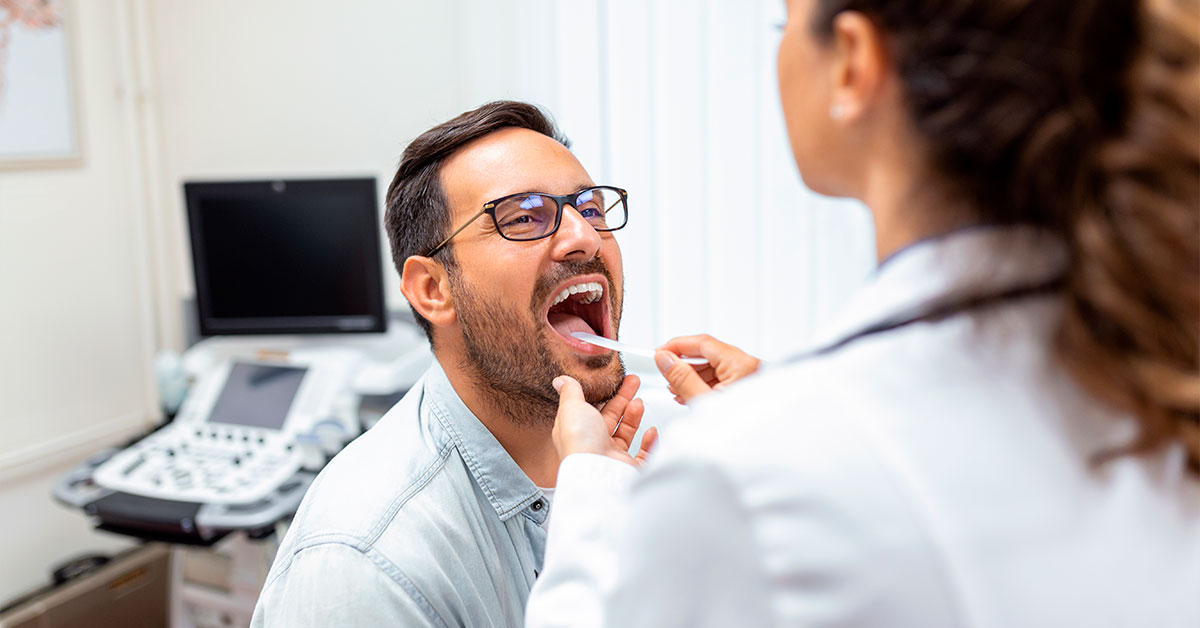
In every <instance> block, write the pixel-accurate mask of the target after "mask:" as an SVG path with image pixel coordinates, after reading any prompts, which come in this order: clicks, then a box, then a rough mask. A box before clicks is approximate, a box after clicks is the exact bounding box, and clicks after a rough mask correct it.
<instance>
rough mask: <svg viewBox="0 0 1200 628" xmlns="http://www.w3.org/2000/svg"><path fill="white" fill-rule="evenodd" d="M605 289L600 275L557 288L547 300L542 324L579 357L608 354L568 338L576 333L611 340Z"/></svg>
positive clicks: (575, 278)
mask: <svg viewBox="0 0 1200 628" xmlns="http://www.w3.org/2000/svg"><path fill="white" fill-rule="evenodd" d="M607 285H608V281H607V280H606V279H605V278H604V276H603V275H595V276H583V277H574V278H572V279H571V280H569V281H567V282H565V283H563V284H562V285H560V286H559V287H558V291H557V292H555V293H554V296H552V297H551V298H550V305H549V308H548V309H547V311H546V322H547V323H549V325H550V327H551V328H553V329H554V331H555V333H557V334H558V335H559V337H560V338H561V339H562V340H563V342H565V343H567V344H568V345H570V346H571V348H572V349H574V350H575V351H578V352H579V353H586V354H589V355H597V354H601V353H607V352H608V349H603V348H601V347H597V346H595V345H591V344H588V343H586V342H583V341H581V340H578V339H576V338H572V337H571V334H572V333H573V332H577V331H583V332H587V333H589V334H596V335H597V336H604V337H605V338H612V337H613V330H612V324H611V317H610V314H609V303H608V301H609V300H608V299H607V298H605V290H606V288H607Z"/></svg>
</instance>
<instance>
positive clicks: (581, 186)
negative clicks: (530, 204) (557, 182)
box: [496, 183, 596, 198]
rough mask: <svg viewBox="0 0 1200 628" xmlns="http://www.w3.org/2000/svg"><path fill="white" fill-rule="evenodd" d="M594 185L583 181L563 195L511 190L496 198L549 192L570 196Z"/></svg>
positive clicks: (594, 185)
mask: <svg viewBox="0 0 1200 628" xmlns="http://www.w3.org/2000/svg"><path fill="white" fill-rule="evenodd" d="M594 187H596V184H595V183H581V184H579V185H576V186H575V188H574V189H572V190H571V191H570V192H567V193H566V194H562V195H559V194H554V193H552V192H547V191H546V190H522V191H520V192H510V193H508V194H505V195H504V196H498V197H496V198H506V197H509V196H518V195H521V194H549V195H551V196H570V195H571V194H578V193H580V192H582V191H584V190H586V189H588V188H594Z"/></svg>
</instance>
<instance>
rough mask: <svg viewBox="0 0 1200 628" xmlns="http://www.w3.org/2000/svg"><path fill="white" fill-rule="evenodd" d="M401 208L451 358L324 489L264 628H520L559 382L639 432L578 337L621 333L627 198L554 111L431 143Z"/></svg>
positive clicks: (405, 162)
mask: <svg viewBox="0 0 1200 628" xmlns="http://www.w3.org/2000/svg"><path fill="white" fill-rule="evenodd" d="M386 203H387V212H386V216H385V222H386V228H387V233H388V238H389V240H390V242H391V246H392V258H393V261H394V263H395V265H396V269H397V270H398V271H399V272H400V276H401V290H402V291H403V293H404V296H405V297H406V298H407V299H408V302H409V304H410V305H411V307H412V309H413V313H414V314H415V316H416V319H417V321H418V323H419V324H420V325H421V327H422V328H423V329H424V331H425V333H426V335H427V336H428V337H429V341H430V344H431V346H432V348H433V353H434V356H435V358H436V360H435V363H434V365H433V366H432V367H431V368H430V369H429V371H428V372H427V373H426V374H425V376H424V378H423V379H422V381H421V382H420V383H419V384H418V385H416V386H414V387H413V389H412V391H411V392H409V394H408V395H406V396H405V397H404V399H403V400H401V401H400V403H398V404H397V405H396V407H394V408H393V409H392V410H391V411H390V412H388V414H387V415H386V416H384V417H383V418H382V419H381V420H380V422H379V423H378V424H377V425H376V426H375V427H374V428H372V429H371V430H370V431H369V432H368V433H366V434H365V435H363V436H362V437H360V438H359V439H357V440H356V441H354V442H353V443H351V444H350V445H349V446H348V447H347V448H346V449H345V450H344V451H343V452H342V453H341V454H339V455H338V456H337V457H336V458H335V459H334V460H333V461H331V462H330V463H329V465H328V466H327V467H326V468H325V470H323V471H322V472H321V475H320V477H318V478H317V480H316V482H314V484H313V486H312V488H311V489H309V491H308V494H307V495H306V496H305V498H304V502H303V503H302V504H301V506H300V509H299V511H298V512H297V514H296V517H295V519H294V521H293V523H292V526H291V529H290V530H289V532H288V533H287V535H286V536H285V538H284V539H283V541H282V543H281V546H280V549H279V553H278V555H277V556H276V559H275V564H274V565H273V566H272V568H271V571H270V574H269V575H268V577H267V582H266V585H265V587H264V589H263V593H262V596H261V597H260V598H259V602H258V606H257V608H256V609H255V613H254V620H253V623H252V625H254V626H289V627H293V626H383V625H397V626H417V625H429V626H455V625H461V626H515V625H521V624H522V623H523V618H524V609H525V600H526V597H527V596H528V594H529V590H530V588H531V587H532V586H533V583H534V580H535V578H537V575H538V572H539V571H540V570H541V563H542V553H543V550H544V548H545V539H546V532H545V526H546V523H547V518H548V516H549V514H550V510H551V499H552V495H553V487H554V484H555V477H556V475H557V470H558V465H559V458H558V455H557V453H556V451H555V448H554V444H553V442H552V439H551V432H552V429H553V427H554V416H555V413H556V411H557V408H558V395H557V394H556V393H555V391H554V389H553V388H552V386H551V381H552V380H553V379H554V378H555V377H556V376H558V375H562V374H566V375H570V376H572V377H574V378H575V379H576V380H578V381H579V382H580V383H581V385H582V387H583V390H584V392H585V396H586V397H587V399H588V401H589V402H592V403H594V404H601V403H603V404H605V405H604V410H603V411H604V414H605V417H606V419H607V420H608V421H609V422H610V425H612V427H613V430H614V435H615V436H616V437H617V438H619V439H622V440H624V442H625V443H626V444H628V443H629V441H630V440H632V438H633V436H634V433H635V432H636V431H637V427H638V424H639V423H640V421H641V415H642V412H643V407H642V404H641V402H640V401H637V400H634V399H633V396H634V394H635V393H636V391H637V387H638V381H637V378H636V377H634V376H626V375H625V369H624V366H623V365H622V364H621V361H620V359H619V357H618V356H617V355H616V354H615V353H613V352H610V351H608V350H605V349H600V348H598V347H595V346H593V345H590V344H587V343H584V342H581V341H579V340H577V339H576V338H574V337H572V335H571V334H572V333H574V332H579V331H584V332H588V333H593V334H597V335H601V336H605V337H607V338H614V339H615V338H616V335H617V328H618V326H619V324H620V319H621V300H622V281H623V276H622V269H621V250H620V247H619V246H618V245H617V241H616V239H615V238H614V236H613V232H614V231H616V230H618V229H620V228H622V227H624V226H625V224H626V221H627V216H628V207H627V194H626V192H625V190H622V189H620V188H615V187H610V186H603V185H596V184H595V182H594V181H592V179H591V177H589V176H588V174H587V171H586V170H584V168H583V166H581V165H580V164H579V162H578V160H576V159H575V157H574V155H572V154H571V152H570V150H568V147H567V141H566V139H565V138H563V137H562V136H561V135H560V134H559V133H558V131H557V129H556V128H555V127H554V125H553V123H552V122H551V121H550V120H549V119H548V118H547V117H546V116H545V115H544V114H543V113H542V112H541V111H539V110H538V109H537V108H536V107H533V106H531V105H527V104H524V103H516V102H496V103H491V104H488V105H484V106H483V107H480V108H478V109H476V110H473V111H470V112H467V113H465V114H462V115H461V116H459V117H457V118H455V119H453V120H450V121H449V122H446V123H443V124H441V125H438V126H436V127H434V128H433V129H431V130H429V131H427V132H425V133H424V134H422V135H421V136H420V137H418V138H417V139H416V140H414V141H413V142H412V143H411V144H409V146H408V147H407V148H406V149H405V151H404V155H403V156H402V158H401V161H400V166H399V168H398V170H397V171H396V176H395V178H394V179H393V180H392V184H391V186H390V187H389V189H388V194H387V200H386ZM347 245H349V246H352V245H353V243H347ZM652 441H653V433H650V434H648V438H646V439H644V440H643V451H642V453H641V454H639V455H644V453H645V449H646V448H648V447H649V445H650V443H651V442H652Z"/></svg>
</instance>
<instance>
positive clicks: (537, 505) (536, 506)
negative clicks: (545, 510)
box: [530, 499, 546, 512]
mask: <svg viewBox="0 0 1200 628" xmlns="http://www.w3.org/2000/svg"><path fill="white" fill-rule="evenodd" d="M545 505H546V504H545V503H543V502H542V500H540V499H539V500H537V501H536V502H533V505H532V506H530V508H532V509H533V511H534V512H537V511H539V510H541V509H542V506H545Z"/></svg>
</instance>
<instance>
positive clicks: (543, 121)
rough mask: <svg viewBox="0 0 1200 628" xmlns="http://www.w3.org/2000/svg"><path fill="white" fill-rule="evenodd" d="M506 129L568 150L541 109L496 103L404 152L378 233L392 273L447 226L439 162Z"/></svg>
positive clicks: (450, 261) (446, 257)
mask: <svg viewBox="0 0 1200 628" xmlns="http://www.w3.org/2000/svg"><path fill="white" fill-rule="evenodd" d="M509 127H516V128H522V129H529V130H531V131H536V132H538V133H541V134H542V135H546V136H548V137H550V138H553V139H554V140H556V141H557V142H559V143H560V144H562V145H563V146H566V147H567V148H570V147H571V142H570V140H568V139H567V138H566V136H564V135H563V134H562V133H561V132H560V131H559V130H558V127H556V126H555V125H554V120H553V119H552V118H551V117H550V116H549V115H548V114H546V113H545V112H544V111H542V110H541V109H539V108H537V107H536V106H534V105H531V104H528V103H523V102H516V101H512V100H499V101H496V102H490V103H487V104H486V105H483V106H481V107H479V108H477V109H472V110H471V111H468V112H466V113H463V114H461V115H459V116H458V117H456V118H454V119H453V120H449V121H447V122H443V123H442V124H439V125H437V126H435V127H433V128H432V129H429V130H428V131H426V132H424V133H422V134H421V135H419V136H417V138H416V139H414V140H413V141H412V142H410V143H409V145H408V147H407V148H405V149H404V153H403V154H402V155H401V156H400V165H399V167H397V168H396V176H395V177H393V178H392V183H391V185H389V186H388V191H387V198H386V199H385V201H384V203H385V205H386V210H385V213H384V217H383V223H384V229H385V230H386V231H387V236H388V242H389V243H390V244H391V247H392V263H393V264H394V265H395V266H396V272H398V273H400V274H401V275H403V274H404V261H405V260H407V259H408V258H409V257H412V256H413V255H424V254H425V253H427V252H428V251H429V250H430V249H432V248H433V247H435V246H437V245H438V244H439V243H440V242H441V241H442V240H443V239H445V237H446V236H447V235H448V233H449V231H450V229H452V228H453V227H451V226H450V208H449V207H448V206H447V201H446V191H445V189H444V188H443V187H442V178H441V170H442V164H444V163H445V162H446V160H447V159H449V158H450V156H451V155H453V154H454V153H455V152H457V151H458V150H459V149H460V148H462V147H463V146H466V145H467V144H470V143H471V142H473V141H475V140H477V139H479V138H481V137H483V136H485V135H488V134H489V133H492V132H495V131H498V130H500V129H504V128H509ZM451 246H452V245H447V246H446V247H445V248H443V249H442V250H441V251H439V252H438V256H439V257H441V259H442V263H443V264H444V265H445V266H446V268H447V270H449V271H451V272H453V271H454V270H455V269H456V268H457V266H456V264H457V262H456V261H455V259H454V251H453V249H452V248H451ZM413 316H414V317H416V319H417V323H418V324H419V325H420V326H421V329H422V330H424V331H425V336H426V337H428V338H429V341H430V343H432V342H433V328H432V326H431V325H430V324H429V321H428V320H426V319H425V317H423V316H421V314H420V313H418V312H417V311H416V310H415V309H414V310H413Z"/></svg>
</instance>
